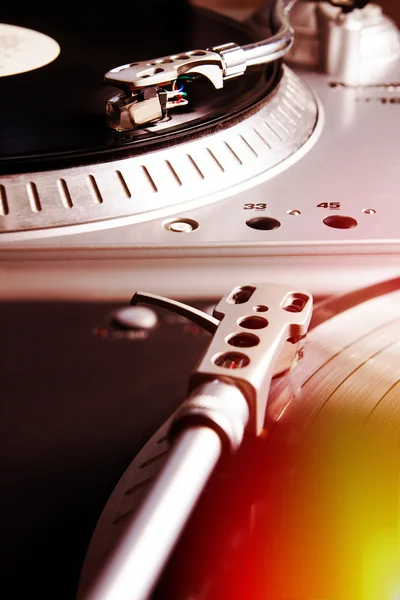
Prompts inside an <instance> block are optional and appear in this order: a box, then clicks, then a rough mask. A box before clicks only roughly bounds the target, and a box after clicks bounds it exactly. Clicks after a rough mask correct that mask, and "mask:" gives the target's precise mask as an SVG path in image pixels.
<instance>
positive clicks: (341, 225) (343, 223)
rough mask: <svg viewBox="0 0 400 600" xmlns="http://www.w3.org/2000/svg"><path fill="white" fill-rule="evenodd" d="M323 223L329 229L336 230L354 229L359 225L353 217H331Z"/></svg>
mask: <svg viewBox="0 0 400 600" xmlns="http://www.w3.org/2000/svg"><path fill="white" fill-rule="evenodd" d="M323 222H324V223H325V225H327V226H328V227H333V228H334V229H353V228H354V227H357V225H358V223H357V221H356V220H355V219H353V217H345V216H342V215H331V216H330V217H326V219H324V221H323Z"/></svg>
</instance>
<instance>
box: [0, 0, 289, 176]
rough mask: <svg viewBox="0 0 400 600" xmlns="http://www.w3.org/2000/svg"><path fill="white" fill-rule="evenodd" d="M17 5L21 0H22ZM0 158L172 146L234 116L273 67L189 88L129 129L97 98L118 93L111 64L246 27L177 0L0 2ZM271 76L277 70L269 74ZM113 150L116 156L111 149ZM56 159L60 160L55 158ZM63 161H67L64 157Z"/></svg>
mask: <svg viewBox="0 0 400 600" xmlns="http://www.w3.org/2000/svg"><path fill="white" fill-rule="evenodd" d="M22 4H24V3H22ZM0 32H1V36H0V37H1V41H0V132H1V133H0V159H1V163H2V167H1V170H2V173H4V174H5V173H12V172H23V171H26V170H27V169H30V168H31V169H35V170H36V169H40V168H41V169H43V168H45V169H47V168H49V167H50V166H51V165H54V164H55V163H57V164H58V165H59V164H81V163H82V162H83V161H84V160H85V158H86V160H93V158H94V156H97V157H98V158H99V157H101V160H102V161H104V160H107V159H110V157H111V156H115V152H116V151H117V150H118V149H119V150H121V149H125V151H127V150H129V152H130V153H132V152H137V151H139V149H143V146H146V145H149V144H151V145H153V146H154V145H161V144H163V143H166V142H168V143H169V144H171V143H175V142H176V141H177V140H178V139H181V138H182V135H184V136H188V135H191V136H193V135H195V134H196V133H197V134H199V133H201V132H202V131H203V130H204V129H205V128H206V129H208V130H209V128H210V127H211V128H212V127H216V126H217V124H221V122H225V121H226V120H227V119H228V117H229V119H232V118H237V115H238V113H239V114H242V113H243V112H244V113H246V111H248V110H251V108H252V107H253V106H254V104H256V103H257V102H258V101H260V100H261V99H262V98H264V97H265V96H266V95H267V93H268V92H269V91H270V90H271V89H273V87H274V85H276V82H277V81H278V79H277V75H278V73H279V66H278V65H274V66H272V67H270V68H268V70H267V74H266V69H265V68H261V69H255V70H252V71H251V72H249V73H248V74H246V76H245V77H241V78H240V79H239V80H235V81H231V82H227V85H226V86H224V88H223V90H220V91H216V90H214V88H213V86H212V85H211V84H210V83H207V82H206V83H204V81H205V80H204V81H203V82H202V83H201V84H200V85H199V84H198V83H196V82H194V83H193V84H192V85H191V86H189V87H190V90H189V92H190V106H189V108H187V109H186V110H184V109H180V110H179V111H175V112H174V114H173V115H172V117H171V118H168V119H164V120H163V121H162V122H159V123H155V124H152V125H151V126H148V127H146V128H141V129H138V130H136V131H134V132H127V133H123V134H121V133H117V132H115V131H113V130H112V129H110V128H108V127H107V122H106V113H105V103H106V100H107V99H109V98H110V97H112V96H114V95H115V94H116V93H118V92H120V90H118V89H117V88H114V87H113V86H110V85H106V84H105V82H104V75H105V73H106V72H107V71H109V70H110V69H112V68H114V67H117V66H119V65H123V64H127V63H130V62H133V61H134V60H145V59H149V60H150V59H152V58H157V57H159V56H165V55H168V54H171V53H176V52H183V51H185V50H191V49H196V48H208V47H212V46H213V45H217V44H220V43H224V42H227V41H230V42H235V43H238V44H245V43H249V41H253V40H254V34H251V32H250V30H248V29H247V28H246V27H245V25H243V24H240V23H239V22H235V21H233V20H229V19H228V18H225V17H222V16H218V15H217V14H213V13H211V12H208V11H205V10H201V9H195V8H193V7H191V6H190V5H189V4H188V3H186V2H183V1H181V0H175V1H174V2H168V3H167V2H159V1H158V0H150V1H149V2H145V3H139V4H137V3H128V4H126V3H125V4H124V5H123V6H116V7H113V8H112V9H111V8H110V6H108V7H107V10H102V9H100V7H99V5H98V4H96V3H91V4H87V3H86V4H85V2H83V3H79V2H77V1H74V2H72V3H68V5H65V6H64V5H62V6H61V7H58V6H57V5H52V6H50V7H49V6H48V5H47V4H46V5H44V4H42V3H39V4H38V5H36V4H35V7H34V9H33V8H32V7H25V6H21V3H19V2H15V3H14V2H13V3H6V4H4V5H3V6H2V7H1V9H0ZM278 78H279V77H278ZM120 154H121V153H120ZM60 159H62V160H61V161H60ZM68 159H69V162H67V161H68Z"/></svg>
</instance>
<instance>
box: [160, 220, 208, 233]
mask: <svg viewBox="0 0 400 600" xmlns="http://www.w3.org/2000/svg"><path fill="white" fill-rule="evenodd" d="M163 225H164V227H165V229H167V230H168V231H172V232H174V233H190V232H191V231H195V230H196V229H197V228H198V226H199V224H198V222H197V221H195V220H194V219H176V220H174V221H166V222H165V223H164V224H163Z"/></svg>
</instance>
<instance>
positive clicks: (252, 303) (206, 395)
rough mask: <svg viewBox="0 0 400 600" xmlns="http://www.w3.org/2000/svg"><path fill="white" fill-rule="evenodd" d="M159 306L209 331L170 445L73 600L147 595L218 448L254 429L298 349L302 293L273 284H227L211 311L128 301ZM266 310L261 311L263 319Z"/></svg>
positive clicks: (136, 599)
mask: <svg viewBox="0 0 400 600" xmlns="http://www.w3.org/2000/svg"><path fill="white" fill-rule="evenodd" d="M138 302H145V303H150V304H155V305H157V306H160V307H163V308H168V309H170V310H172V311H174V312H177V313H179V314H181V315H183V316H185V317H187V318H189V319H191V320H193V321H195V322H196V323H197V324H198V325H200V326H203V327H205V328H206V329H207V330H208V331H209V332H210V333H213V337H212V339H211V342H210V344H209V346H208V348H207V350H206V352H205V354H204V356H203V358H202V359H201V361H200V364H199V366H198V367H197V369H196V370H195V372H194V373H193V375H192V376H191V378H190V383H189V397H188V399H187V400H186V401H185V402H184V403H183V405H182V406H181V408H180V409H179V410H178V411H177V413H176V415H175V418H174V420H173V425H172V427H171V430H170V440H171V447H172V449H171V451H170V455H169V458H168V459H167V461H166V464H165V466H164V468H163V470H162V471H161V474H160V475H159V477H158V479H157V480H156V482H155V484H154V486H153V487H152V489H151V490H150V492H149V494H148V496H147V497H146V499H145V502H144V504H143V506H142V507H141V508H139V511H138V513H136V515H135V518H134V520H133V522H132V524H131V525H130V527H128V528H127V531H126V533H125V535H124V537H123V539H122V540H120V541H119V543H118V545H117V547H116V548H115V550H114V552H113V555H112V558H111V559H110V561H109V562H108V564H106V565H105V567H104V569H103V570H102V572H101V573H100V574H99V577H98V579H97V581H96V582H95V583H94V584H93V586H92V588H91V589H90V590H89V591H88V593H87V594H86V595H85V596H84V599H81V600H146V599H147V598H148V597H149V594H150V593H151V591H152V589H153V587H154V585H155V583H156V581H157V579H158V577H159V575H160V573H161V571H162V569H163V567H164V565H165V563H166V561H167V559H168V557H169V555H170V553H171V551H172V549H173V548H174V546H175V544H176V542H177V539H178V537H179V535H180V533H181V531H182V529H183V527H184V525H185V523H186V521H187V519H188V517H189V516H190V513H191V512H192V509H193V507H194V506H195V504H196V502H197V499H198V498H199V496H200V494H201V492H202V490H203V489H204V487H205V485H206V483H207V481H208V479H209V476H210V475H211V473H212V471H213V469H214V467H215V465H216V464H217V462H218V460H219V458H220V456H221V454H222V453H224V452H225V453H229V452H232V451H236V450H238V449H239V447H240V445H241V443H242V440H243V437H244V435H245V430H246V428H247V427H248V425H249V426H250V429H251V430H252V432H253V434H256V435H259V434H260V433H261V432H262V429H263V423H264V419H265V411H266V407H267V398H268V393H269V387H270V383H271V379H272V377H273V376H274V375H277V374H281V373H283V372H285V371H287V370H288V369H289V368H291V367H293V366H294V365H295V364H296V363H297V361H298V359H300V358H301V357H302V356H303V344H304V336H305V334H306V331H307V329H308V325H309V323H310V319H311V313H312V298H311V295H310V294H309V293H308V292H298V291H292V290H290V289H287V288H286V287H284V286H281V285H267V284H251V285H247V286H242V287H239V288H235V289H234V290H233V291H231V292H230V293H229V294H227V295H226V296H225V297H224V298H223V299H222V300H221V301H220V302H219V303H218V305H217V306H216V308H215V310H214V313H213V316H212V317H211V316H209V315H207V314H205V313H202V312H201V311H198V310H196V309H193V308H191V307H189V306H186V305H184V304H181V303H179V302H174V301H172V300H169V299H166V298H161V297H159V296H154V295H152V294H143V293H137V294H135V295H134V296H133V298H132V301H131V304H137V303H138ZM267 317H268V318H267Z"/></svg>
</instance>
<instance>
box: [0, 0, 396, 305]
mask: <svg viewBox="0 0 400 600" xmlns="http://www.w3.org/2000/svg"><path fill="white" fill-rule="evenodd" d="M281 5H282V6H283V5H284V3H281ZM277 6H280V3H278V4H277ZM282 6H281V7H282ZM304 6H305V7H306V8H307V6H308V12H307V10H305V9H304ZM310 6H311V11H310ZM299 7H300V8H299ZM317 8H318V10H317V9H316V6H315V5H314V4H313V3H311V5H310V4H308V5H307V3H306V4H304V3H300V5H298V6H297V9H296V7H295V9H294V11H293V14H292V20H293V22H294V27H295V30H296V31H297V33H296V36H297V37H296V40H297V41H296V42H295V44H294V46H293V47H292V49H291V50H290V52H289V54H288V55H287V56H286V59H285V62H286V65H285V67H284V68H282V65H281V60H277V61H273V62H269V63H268V64H267V65H266V66H264V67H263V66H260V65H259V66H257V65H253V66H249V67H248V68H247V69H246V70H245V72H244V73H243V75H240V76H236V77H230V78H228V79H227V80H226V81H224V83H223V86H222V88H221V89H215V85H214V84H213V83H212V82H211V80H210V79H209V78H208V77H206V76H204V75H200V74H199V72H196V71H195V72H193V73H192V75H190V74H189V75H187V76H186V77H187V79H186V80H185V76H183V79H181V82H182V83H179V84H177V85H178V86H179V87H180V86H181V85H182V86H184V89H182V91H183V93H184V94H188V96H187V97H186V100H185V98H184V96H179V95H178V96H177V97H178V98H179V103H178V104H179V106H175V108H171V109H169V110H168V114H164V116H163V118H161V119H160V118H158V120H150V122H148V123H137V124H136V126H134V127H133V128H132V127H126V123H125V125H124V124H122V125H121V123H119V124H118V118H119V117H118V110H119V109H118V107H117V105H116V104H115V102H114V104H115V106H114V108H115V111H114V113H117V117H115V114H114V117H115V118H114V117H113V116H112V115H111V116H110V114H109V115H108V117H107V110H108V112H109V113H112V112H113V110H114V109H113V108H112V106H113V102H112V99H113V98H119V97H120V93H121V86H122V87H123V82H122V83H121V81H117V79H116V78H115V77H114V78H112V77H108V78H107V82H105V81H104V76H105V75H106V74H107V73H109V72H112V71H113V70H117V71H118V69H119V68H120V67H121V66H124V65H127V64H131V62H132V60H136V61H139V62H140V61H142V60H143V61H145V62H146V60H147V62H148V63H149V64H150V63H151V62H154V60H156V57H157V56H158V57H164V58H165V57H166V56H167V57H168V56H169V57H170V56H171V55H172V56H175V57H177V56H178V55H179V53H181V56H182V52H183V51H184V49H186V51H187V52H190V51H194V50H196V49H197V50H199V51H200V52H202V51H204V49H207V48H215V47H216V48H217V49H218V47H219V46H220V45H221V40H228V41H229V43H231V44H236V45H237V46H239V48H246V47H250V48H251V47H257V42H255V41H254V40H257V39H259V38H260V37H264V38H268V36H269V35H270V31H269V23H268V22H267V21H268V19H267V21H266V19H265V18H264V19H263V17H262V16H260V15H259V16H258V17H256V19H255V20H256V22H253V23H250V21H249V23H248V24H244V23H237V22H234V21H231V20H228V19H227V18H226V17H222V16H217V15H215V14H212V13H207V12H205V11H204V10H201V9H195V8H190V7H189V6H188V5H187V4H186V3H184V2H178V3H177V4H175V5H174V4H172V5H170V6H168V7H167V6H166V5H165V3H162V2H156V4H155V5H154V6H153V7H152V6H151V3H150V4H149V6H148V8H146V7H144V6H142V5H141V6H140V7H139V8H135V10H133V11H132V14H131V13H130V12H127V13H126V14H124V16H122V15H118V17H116V16H115V20H116V22H115V26H113V27H111V25H110V23H109V22H108V21H109V17H108V14H107V13H106V14H99V13H98V11H95V13H93V11H92V10H91V7H90V5H89V6H87V7H86V9H85V11H82V10H81V11H80V12H79V11H78V12H79V15H80V18H79V19H76V18H75V17H76V14H77V10H78V9H77V7H74V6H73V5H71V9H70V10H69V11H67V14H65V15H63V21H62V24H60V23H59V21H58V19H57V18H56V16H55V14H52V11H50V12H48V11H47V8H46V9H44V8H40V6H39V7H38V8H37V10H35V11H33V12H32V14H31V13H30V12H29V11H28V12H26V11H24V10H20V9H19V6H18V4H15V3H13V8H11V7H7V8H3V16H2V17H1V18H2V20H3V22H4V23H6V24H8V28H10V31H14V30H15V29H13V27H14V28H15V26H16V25H17V24H18V26H21V27H24V28H25V29H27V30H29V31H33V32H34V31H39V32H40V33H41V34H44V35H45V36H47V37H46V40H48V42H49V43H52V44H53V46H54V45H55V46H56V48H57V47H59V48H61V50H60V52H59V54H58V56H53V55H52V54H51V52H50V57H49V62H48V63H47V64H45V65H44V66H41V67H38V68H34V69H33V70H27V71H26V72H22V73H21V72H19V73H15V74H13V75H12V74H9V75H7V76H5V77H2V78H1V81H0V84H1V86H2V90H1V102H2V110H1V115H2V117H1V118H2V127H1V131H2V142H1V159H2V160H1V170H2V175H1V188H0V189H1V198H2V200H1V207H2V208H1V211H2V215H1V228H2V232H1V235H0V243H1V253H2V265H3V270H2V273H3V275H2V277H3V281H4V284H5V283H7V285H4V286H1V287H2V289H3V292H2V293H3V295H4V296H7V295H8V296H9V297H12V295H13V294H22V295H24V288H25V287H29V294H30V297H32V296H35V297H42V298H43V297H47V298H49V297H50V296H51V297H55V298H57V297H59V298H65V297H70V298H71V297H73V298H83V297H87V295H88V294H89V295H90V296H93V295H99V297H102V296H103V294H104V293H105V291H104V286H103V281H104V278H107V279H108V280H109V284H108V287H107V295H108V297H109V298H112V299H116V298H118V299H122V298H126V297H127V296H128V297H129V295H130V293H131V273H132V271H134V272H135V278H136V282H137V286H138V287H139V288H142V289H147V290H149V291H153V292H154V293H159V294H164V295H166V296H175V297H176V296H177V295H178V296H180V297H185V296H186V294H187V287H186V286H185V285H181V284H180V282H181V281H182V282H183V281H185V280H186V277H187V276H191V275H193V277H191V279H192V281H191V290H192V292H193V293H194V295H197V297H201V296H203V297H207V295H208V290H207V289H206V288H205V287H204V285H203V281H204V280H208V281H209V282H210V288H209V289H212V290H213V291H215V293H216V294H217V295H223V293H225V290H226V289H228V288H229V287H232V286H233V285H235V283H236V281H237V271H238V269H241V270H243V269H244V270H246V272H247V274H248V277H249V278H250V279H253V280H263V279H264V274H265V272H266V271H267V272H268V274H269V278H270V279H271V280H275V281H276V280H278V281H280V280H281V278H283V280H284V281H286V282H287V283H289V282H294V283H298V284H299V285H300V286H302V285H304V284H305V285H306V286H308V287H309V288H310V289H313V291H314V293H318V294H321V295H325V294H329V293H337V292H341V291H348V290H349V289H351V288H352V287H354V278H355V277H357V283H358V284H359V285H363V284H368V283H372V282H373V281H376V280H379V279H381V278H382V276H384V277H386V276H387V277H390V276H393V275H395V274H396V269H397V247H398V232H397V226H396V223H397V219H398V208H397V202H396V198H397V175H396V172H397V169H396V160H397V159H396V157H397V154H398V148H397V139H398V135H397V133H396V128H397V123H398V120H397V118H396V115H397V107H398V85H397V80H398V76H397V65H398V56H399V42H398V33H397V29H396V28H395V26H394V25H393V22H392V21H390V19H388V18H386V17H384V16H383V15H382V14H381V13H380V12H379V9H375V8H374V7H372V8H371V7H370V6H368V5H367V6H366V7H365V8H364V9H363V10H362V11H361V14H362V18H361V20H360V22H359V23H358V25H357V27H358V28H359V33H358V34H357V35H358V37H359V38H360V40H363V42H362V44H363V45H362V44H361V41H360V44H359V51H360V52H359V53H347V50H346V52H345V48H346V47H347V46H346V44H345V43H344V40H341V39H340V40H339V37H340V35H341V29H340V27H339V28H335V27H334V24H335V22H336V20H337V18H338V14H340V13H341V9H340V8H339V7H332V6H330V5H328V4H324V3H323V4H322V5H321V4H319V5H318V7H317ZM177 11H178V12H177ZM374 11H375V12H374ZM153 12H154V14H156V15H157V18H154V19H153V18H152V14H153ZM33 13H34V14H33ZM93 14H95V15H96V20H94V17H93ZM176 14H179V19H178V18H176V17H175V16H174V15H176ZM22 15H23V16H22ZM317 17H318V23H317ZM352 18H354V15H353V17H352V16H351V14H349V15H347V17H346V19H347V20H346V22H347V21H348V20H349V19H350V20H351V19H352ZM149 21H151V35H150V34H147V33H146V30H145V29H143V28H139V30H138V28H135V30H134V34H133V33H132V23H137V22H141V23H142V22H149ZM160 24H162V25H160ZM357 27H356V29H357ZM350 29H351V27H350ZM18 31H19V30H18ZM23 31H25V30H23ZM326 31H330V32H331V34H332V35H331V36H330V37H329V36H328V35H327V34H326ZM346 31H347V30H346ZM325 34H326V35H325ZM114 35H115V36H116V38H117V40H116V41H113V36H114ZM329 35H330V34H329ZM105 36H106V38H107V41H105ZM332 36H333V37H332ZM335 36H336V38H337V39H338V40H339V42H340V43H339V46H338V45H337V44H336V42H335V40H334V38H335ZM338 36H339V37H338ZM319 37H321V40H322V41H321V44H320V46H321V48H319V46H318V44H319V42H318V39H319ZM51 40H52V42H51ZM133 40H134V41H133ZM155 40H156V41H155ZM342 42H343V44H342ZM348 42H349V44H350V43H354V44H355V46H357V44H358V42H357V40H356V39H355V38H354V40H353V41H352V42H350V41H349V40H348ZM346 43H347V42H346ZM20 44H22V46H21V48H23V42H22V41H21V42H20ZM324 44H325V45H324ZM335 44H336V45H335ZM370 45H371V47H373V48H374V52H373V53H372V55H371V53H369V54H368V49H366V48H368V47H369V46H370ZM53 46H52V48H53ZM357 47H358V46H357ZM338 48H342V50H343V52H342V54H343V56H342V55H341V54H340V52H339V51H337V49H338ZM201 49H203V50H201ZM55 51H56V50H54V52H55ZM319 51H320V53H319V54H318V52H319ZM13 52H14V54H13ZM13 52H11V54H10V52H9V51H8V50H7V48H5V50H4V55H5V57H7V56H8V54H10V56H11V60H8V63H7V61H4V62H5V64H12V63H13V61H15V56H18V44H16V46H15V48H14V50H13ZM52 52H53V50H52ZM222 52H224V51H222ZM174 53H175V54H174ZM360 53H361V54H360ZM222 55H223V54H222ZM222 55H218V56H219V57H220V59H221V56H222ZM356 55H357V57H356ZM350 57H352V58H350ZM355 57H356V58H355ZM197 58H198V59H199V60H200V59H201V56H198V57H197ZM153 59H154V60H153ZM224 60H225V59H224ZM246 60H247V59H246ZM184 61H185V59H184ZM323 61H324V64H323V65H320V64H319V63H320V62H323ZM335 61H336V62H335ZM251 62H252V61H251V60H250V63H251ZM166 64H168V63H166ZM4 68H6V67H4ZM8 68H10V69H11V72H12V68H13V67H11V66H10V67H8ZM15 68H16V67H15ZM147 68H153V69H155V68H156V67H154V66H153V67H147ZM157 68H160V67H157ZM123 72H124V71H120V73H123ZM6 73H7V71H6ZM199 75H200V76H199ZM158 76H159V75H158ZM143 81H149V80H148V79H144V80H143ZM163 83H165V82H163ZM167 83H168V82H167ZM110 84H112V85H110ZM172 85H173V82H171V81H170V82H169V84H168V85H167V86H165V87H166V88H168V91H169V92H172V89H169V88H171V86H172ZM125 87H126V84H125ZM128 87H129V85H128ZM150 88H151V86H150ZM125 91H126V90H125ZM131 92H132V90H131V91H130V93H131ZM175 92H176V90H175ZM27 97H29V102H27V100H26V98H27ZM183 100H185V101H184V102H182V101H183ZM186 101H187V102H188V104H186V103H185V102H186ZM116 102H117V103H118V100H117V101H116ZM148 102H150V101H148ZM107 105H108V109H107ZM113 118H114V121H113ZM150 118H151V115H150ZM383 148H384V152H383V151H382V149H383ZM326 165H329V172H328V174H326ZM321 173H324V177H322V176H320V174H321ZM377 174H379V176H377ZM176 258H178V259H179V260H176ZM233 259H234V260H233ZM332 268H334V269H339V270H340V273H341V276H340V278H338V279H339V283H338V282H337V281H335V285H332V283H333V282H332V277H331V276H330V274H329V271H330V270H331V269H332ZM382 269H383V271H382ZM149 272H151V273H152V276H151V277H150V278H149ZM60 273H62V277H56V274H60ZM171 273H173V276H172V277H171ZM283 273H284V274H283ZM111 274H113V275H116V274H117V276H113V277H112V280H113V281H112V283H111V282H110V279H111ZM21 278H22V280H23V281H24V284H26V283H28V282H29V283H28V286H25V285H24V286H21V284H20V282H21ZM117 282H118V283H117ZM154 282H157V283H156V285H154ZM172 282H173V283H172ZM338 285H339V286H340V288H339V289H338V287H337V286H338ZM193 286H194V287H193ZM6 290H7V291H6ZM186 297H187V296H186Z"/></svg>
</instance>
